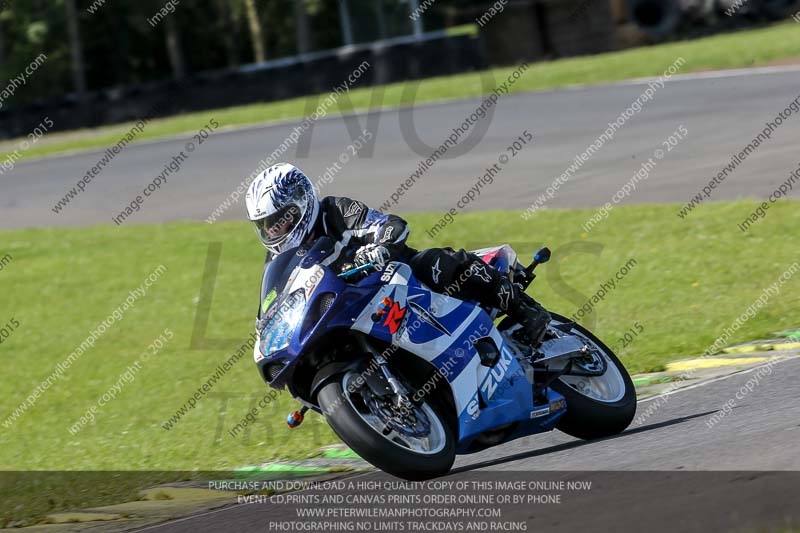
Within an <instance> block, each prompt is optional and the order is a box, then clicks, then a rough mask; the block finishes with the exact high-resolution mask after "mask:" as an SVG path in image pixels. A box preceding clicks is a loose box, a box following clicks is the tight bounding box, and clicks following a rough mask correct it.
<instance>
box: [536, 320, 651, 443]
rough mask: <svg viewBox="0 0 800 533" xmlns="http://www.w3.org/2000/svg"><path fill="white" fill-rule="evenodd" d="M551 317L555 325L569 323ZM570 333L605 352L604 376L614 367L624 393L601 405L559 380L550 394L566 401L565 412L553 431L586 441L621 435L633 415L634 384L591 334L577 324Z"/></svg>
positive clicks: (609, 352) (611, 353) (634, 412)
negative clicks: (556, 322) (606, 366)
mask: <svg viewBox="0 0 800 533" xmlns="http://www.w3.org/2000/svg"><path fill="white" fill-rule="evenodd" d="M551 314H552V316H553V319H555V320H556V321H558V322H569V319H567V318H565V317H562V316H560V315H557V314H554V313H551ZM573 332H577V333H580V334H581V335H582V336H584V337H586V338H587V339H588V340H590V341H591V342H592V343H594V344H595V345H596V346H597V347H598V348H600V349H601V350H602V351H603V352H604V355H605V356H606V359H607V363H608V366H609V369H608V370H607V371H606V372H609V371H611V365H614V366H615V367H616V369H617V370H618V371H619V374H620V377H621V378H622V382H623V384H624V387H625V392H624V394H623V396H622V398H620V399H619V400H617V401H614V402H603V401H598V400H596V399H593V398H590V397H589V396H587V395H585V394H583V393H581V392H579V391H578V390H577V389H576V388H575V387H573V386H572V385H569V384H567V383H565V382H564V381H562V380H561V379H558V380H556V381H554V382H553V383H552V384H551V385H550V386H551V387H552V388H553V390H555V391H556V392H558V393H559V394H562V395H563V396H564V398H565V399H566V401H567V412H566V413H564V416H562V417H561V419H559V421H558V423H557V424H556V428H558V429H559V430H561V431H563V432H564V433H566V434H567V435H571V436H573V437H577V438H579V439H586V440H591V439H600V438H603V437H609V436H611V435H616V434H618V433H622V432H623V431H625V429H626V428H627V427H628V426H629V425H630V423H631V421H632V420H633V417H634V415H635V414H636V389H635V388H634V386H633V381H632V380H631V377H630V375H629V374H628V371H627V370H625V367H624V366H623V365H622V363H621V362H620V360H619V359H618V358H617V356H616V355H615V354H614V352H613V351H612V350H611V349H610V348H609V347H608V346H606V345H605V344H603V342H602V341H601V340H600V339H598V338H597V337H596V336H595V335H594V334H593V333H592V332H591V331H589V330H587V329H586V328H584V327H583V326H581V325H579V324H575V326H574V328H573ZM587 379H593V378H587Z"/></svg>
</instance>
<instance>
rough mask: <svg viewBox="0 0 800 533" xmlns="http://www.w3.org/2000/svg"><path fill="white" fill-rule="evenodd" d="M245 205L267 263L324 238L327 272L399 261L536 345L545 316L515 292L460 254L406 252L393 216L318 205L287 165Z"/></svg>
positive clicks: (335, 200)
mask: <svg viewBox="0 0 800 533" xmlns="http://www.w3.org/2000/svg"><path fill="white" fill-rule="evenodd" d="M245 201H246V204H247V217H248V218H249V219H250V221H252V222H253V224H254V225H255V229H256V233H258V236H259V238H260V239H261V242H262V243H263V244H264V246H266V248H267V250H268V253H267V261H269V260H270V259H271V258H272V257H274V256H276V255H278V254H280V253H281V252H282V251H284V250H287V249H290V248H294V247H296V246H300V245H302V244H308V243H310V242H312V241H313V240H315V239H317V238H319V237H322V236H325V235H327V236H329V237H331V238H332V239H333V240H334V241H335V243H336V246H335V251H334V253H333V254H332V255H331V256H330V257H328V258H326V259H325V260H324V261H323V264H325V265H327V266H329V267H330V268H332V269H334V270H341V268H342V267H343V266H344V265H345V264H349V265H355V266H360V265H364V264H367V263H373V264H374V265H376V266H378V267H383V266H384V265H386V263H388V262H389V261H394V260H397V261H401V262H404V263H406V264H408V265H410V266H411V269H412V271H413V272H414V275H415V276H416V277H417V278H418V279H420V280H421V281H422V282H423V283H425V284H426V285H427V286H428V287H429V288H431V289H432V290H434V291H436V292H446V293H447V294H448V295H451V296H454V297H457V298H460V299H464V300H475V301H477V302H478V303H480V304H482V305H485V306H488V307H493V308H497V309H500V310H501V311H504V312H505V313H506V314H508V316H510V317H511V318H512V320H514V321H516V322H518V323H519V324H521V325H522V326H523V328H524V330H525V331H526V332H527V336H528V339H530V341H531V342H532V343H538V342H539V341H541V338H542V336H543V334H544V331H545V329H546V326H547V324H548V322H549V320H550V315H549V313H548V312H547V311H545V309H544V308H543V307H542V306H541V305H539V304H538V303H537V302H536V301H534V300H533V298H531V297H530V296H528V295H527V294H525V292H524V291H523V290H522V288H521V287H520V286H519V285H516V284H514V283H512V282H511V281H510V280H508V278H506V277H505V276H503V275H501V274H500V273H499V272H497V271H496V270H495V269H494V268H492V267H490V266H488V265H486V264H485V263H484V262H483V261H482V260H481V259H480V258H479V257H478V256H476V255H475V254H472V253H469V252H467V251H465V250H463V249H462V250H459V251H458V252H456V251H454V250H453V249H452V248H431V249H428V250H424V251H421V252H419V251H417V250H414V249H413V248H410V247H408V246H407V245H406V238H407V237H408V225H407V223H406V221H405V220H403V219H402V218H400V217H398V216H396V215H385V214H382V213H380V212H379V211H376V210H374V209H370V208H369V207H367V206H366V205H365V204H363V203H361V202H359V201H357V200H351V199H350V198H345V197H336V196H327V197H325V198H323V199H322V200H319V199H318V198H317V194H316V191H315V190H314V186H313V185H312V184H311V181H310V180H309V179H308V177H306V175H305V174H303V172H302V171H301V170H300V169H298V168H297V167H295V166H293V165H290V164H287V163H279V164H277V165H273V166H271V167H270V168H268V169H266V170H265V171H264V172H262V173H261V174H259V175H258V176H257V177H256V178H255V180H253V182H252V183H251V184H250V188H249V190H248V191H247V196H246V200H245ZM259 314H260V311H259ZM259 318H260V316H259Z"/></svg>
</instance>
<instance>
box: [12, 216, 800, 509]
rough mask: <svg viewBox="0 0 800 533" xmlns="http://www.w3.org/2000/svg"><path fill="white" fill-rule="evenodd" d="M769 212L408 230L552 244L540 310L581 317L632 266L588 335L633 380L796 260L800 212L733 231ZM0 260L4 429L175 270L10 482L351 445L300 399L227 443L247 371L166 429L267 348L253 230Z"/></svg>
mask: <svg viewBox="0 0 800 533" xmlns="http://www.w3.org/2000/svg"><path fill="white" fill-rule="evenodd" d="M755 205H756V204H755V202H749V201H745V202H721V203H710V204H708V205H704V206H703V207H702V208H701V209H700V210H698V211H697V212H696V214H695V215H694V216H693V220H692V221H691V223H687V222H686V221H683V220H681V219H679V218H678V217H677V216H675V212H676V206H673V205H640V206H629V207H619V208H617V209H615V210H614V211H613V212H612V213H611V214H610V216H609V218H608V219H607V220H605V221H604V222H602V223H601V224H600V225H598V226H597V227H596V229H595V230H594V231H593V232H592V233H591V235H585V234H581V230H580V229H579V228H580V227H581V225H582V223H583V222H584V221H585V220H586V219H587V218H588V217H589V216H590V215H591V214H592V211H590V210H586V209H581V210H545V211H540V212H538V213H537V214H536V215H535V216H534V217H532V218H531V219H530V220H528V221H523V220H522V219H521V218H520V217H519V216H517V215H518V213H516V212H508V211H505V212H484V213H470V214H463V215H459V216H458V218H457V219H456V221H455V223H454V224H452V225H451V226H449V227H448V228H447V229H446V230H444V231H443V232H442V234H441V238H440V239H439V240H437V241H435V242H434V241H431V240H428V239H427V237H425V235H426V234H425V231H424V229H425V228H427V227H429V226H430V225H431V224H432V223H433V222H434V221H435V220H436V219H437V218H438V216H439V215H438V214H415V215H409V216H408V217H407V218H408V220H409V222H410V223H411V225H412V228H414V229H415V231H413V232H412V240H411V244H412V245H413V246H415V247H417V248H424V247H429V246H434V245H436V246H442V245H449V246H455V247H460V246H466V247H481V246H487V245H492V244H497V243H502V242H509V243H512V244H513V245H515V247H517V249H518V251H520V252H521V253H523V254H526V255H527V254H530V253H532V252H533V250H534V249H535V247H537V246H538V245H539V244H541V242H542V241H544V240H546V241H547V244H548V245H549V246H550V247H551V249H552V250H553V252H554V259H553V260H552V261H551V263H548V264H547V265H543V266H542V267H540V270H541V272H540V276H539V279H537V280H536V282H535V283H534V285H533V286H532V288H531V292H532V294H535V295H536V297H537V298H538V299H539V300H541V301H542V302H543V303H544V304H545V306H546V307H548V308H550V309H552V310H555V311H557V312H560V313H562V314H567V315H570V314H572V313H574V312H575V311H576V310H577V309H578V308H579V307H580V306H581V305H582V304H583V303H585V302H586V301H587V300H590V299H591V297H592V295H593V294H595V293H596V291H598V289H599V287H600V285H601V284H602V283H603V282H606V281H607V280H609V278H611V277H612V276H613V275H614V274H615V272H617V271H618V270H619V269H620V267H621V266H622V265H624V264H626V263H629V260H630V259H635V260H636V264H635V266H634V267H632V268H630V271H629V273H628V274H627V275H626V276H624V279H621V280H619V281H618V282H617V286H616V288H615V289H613V290H611V291H609V292H608V294H606V295H605V297H604V298H603V299H602V301H599V302H598V303H597V304H596V306H595V307H594V310H593V312H592V314H590V315H587V317H585V319H584V320H583V321H584V322H585V323H593V324H594V326H593V329H594V330H595V331H596V332H597V333H598V334H599V336H600V337H601V338H602V339H604V340H605V341H606V342H607V344H609V346H611V347H612V348H613V349H615V350H617V351H618V353H619V354H620V355H621V356H622V358H623V361H624V362H625V364H626V365H627V367H628V368H629V370H630V371H631V372H632V373H635V372H643V371H653V370H658V369H660V368H662V366H663V364H664V363H666V362H667V361H670V360H673V359H676V358H679V357H686V356H692V355H698V354H700V353H702V352H703V350H704V349H705V348H706V347H708V346H709V345H710V344H712V343H713V342H714V340H715V339H716V338H717V336H718V335H720V334H721V332H722V330H723V329H724V328H726V327H728V326H730V325H731V324H732V322H733V321H734V320H735V319H736V318H737V317H738V316H740V315H741V314H742V313H743V312H744V311H745V310H746V309H747V307H748V306H749V305H750V304H751V303H752V302H753V301H754V300H756V299H757V298H758V297H759V295H760V294H761V293H762V291H763V290H764V288H766V287H767V286H769V285H771V284H772V283H774V282H775V281H776V280H777V278H778V277H779V276H780V275H781V274H782V273H783V272H784V271H786V269H787V268H788V267H789V266H790V265H791V264H792V263H793V262H794V261H796V260H797V254H796V248H795V247H793V246H787V239H789V238H791V236H792V235H794V234H795V233H796V228H797V227H798V225H800V210H798V209H797V207H798V204H797V203H795V202H783V203H778V204H776V205H775V206H773V208H772V210H771V211H770V212H769V220H768V221H762V222H760V225H756V226H755V227H753V228H752V229H751V230H750V231H749V232H748V233H747V234H742V233H741V232H740V231H739V230H738V228H737V227H736V224H735V222H734V221H736V220H741V219H744V218H745V216H747V215H748V214H749V213H750V211H751V210H752V209H753V207H755ZM0 242H2V243H3V248H4V249H3V250H2V251H3V252H5V253H10V254H11V255H12V256H13V257H14V261H13V262H12V263H11V264H9V265H7V266H6V268H5V269H3V272H1V273H0V283H2V286H3V288H4V289H5V290H4V291H3V299H2V303H0V323H3V324H5V323H6V322H7V321H9V320H10V319H11V318H14V319H15V320H16V321H17V322H18V324H19V325H18V327H17V328H16V329H15V331H13V332H12V334H11V335H10V336H9V337H8V338H6V339H5V340H4V341H3V343H2V345H0V355H2V357H0V361H2V372H3V374H4V383H5V385H4V394H2V395H0V413H2V419H0V422H3V421H5V420H7V419H6V417H7V416H8V415H9V414H10V413H11V412H12V411H13V410H14V409H15V408H16V407H17V406H18V405H19V403H20V402H21V401H23V400H24V399H25V398H26V397H27V396H28V395H29V394H30V393H31V390H32V389H33V388H34V387H36V385H37V384H38V383H40V382H41V381H42V380H43V379H46V377H47V376H48V375H50V373H51V372H52V370H53V369H54V368H55V366H56V365H57V364H58V363H59V362H61V361H63V360H64V358H65V357H66V356H67V355H68V354H69V353H70V352H71V351H73V350H74V349H75V348H76V347H77V346H78V345H80V343H81V342H82V341H83V340H84V339H85V338H86V337H87V334H88V332H89V331H90V330H92V329H94V328H95V327H96V326H97V324H98V323H99V322H101V321H102V320H103V319H105V318H106V317H107V316H108V315H109V313H111V312H112V311H113V310H114V309H115V308H117V306H119V305H120V304H122V302H123V301H124V300H125V298H126V296H127V295H128V294H129V292H130V291H131V290H132V289H134V288H135V287H138V286H139V285H140V284H141V283H142V281H143V279H144V278H145V277H146V276H147V275H148V274H149V273H150V272H152V271H153V270H154V269H155V268H156V267H157V266H158V265H160V264H163V265H164V266H165V267H166V268H167V270H166V272H165V273H164V274H163V275H162V276H161V278H160V279H159V280H158V281H157V282H156V283H155V284H154V285H153V286H152V287H150V289H149V290H148V292H147V294H146V296H144V297H142V298H141V299H140V300H138V301H137V302H136V304H135V306H134V307H133V308H132V309H130V310H128V311H127V312H126V313H125V315H124V317H123V318H122V320H120V321H118V322H117V323H116V324H115V325H114V326H113V327H111V328H110V329H109V330H108V331H106V333H105V334H104V335H103V336H102V337H101V338H100V339H99V340H98V341H97V343H96V344H95V346H94V348H92V349H89V350H88V351H87V352H86V353H85V354H84V355H82V356H81V358H80V359H78V360H77V361H75V362H74V364H72V365H71V366H70V367H69V369H68V370H67V371H66V372H65V376H64V377H63V378H62V379H60V380H58V381H56V382H55V383H53V384H52V386H51V387H50V388H49V390H46V391H45V392H44V393H43V394H42V396H41V397H40V398H39V399H38V402H37V403H36V404H35V405H34V407H33V408H32V409H30V410H29V411H28V412H26V413H24V414H23V415H22V416H21V417H20V418H19V419H18V420H17V421H16V422H14V423H13V424H12V425H10V426H8V427H3V428H2V432H0V469H2V470H17V471H19V470H23V471H24V470H93V471H112V470H133V471H143V472H146V471H151V472H152V471H156V470H174V471H178V470H184V471H187V470H188V471H190V470H222V469H228V468H231V467H234V466H238V465H243V464H248V463H257V462H263V461H268V460H271V459H275V458H280V457H294V458H297V457H303V456H306V455H307V454H308V453H310V452H311V451H312V450H314V449H315V448H317V447H318V446H320V445H325V444H330V443H332V442H335V441H336V438H335V436H334V435H333V433H332V432H331V431H330V430H329V429H328V428H327V426H326V425H325V423H324V422H323V421H322V420H321V418H320V417H318V416H316V415H313V416H309V417H308V419H307V421H306V422H305V424H304V425H303V426H302V427H301V428H300V429H298V430H289V429H288V428H287V427H286V424H285V423H284V421H283V420H284V417H285V415H286V413H287V412H288V411H290V410H292V409H294V404H293V402H292V401H291V400H290V399H289V398H287V397H286V396H280V397H279V398H278V399H277V400H276V401H273V402H270V403H269V404H268V406H267V407H266V408H265V409H262V410H261V411H260V412H259V414H258V416H257V417H256V421H255V423H254V424H251V425H250V426H249V427H248V430H247V431H245V432H243V433H240V434H239V435H238V436H237V437H235V438H234V437H231V436H230V435H229V434H228V431H229V430H230V429H231V428H232V427H233V426H234V425H235V424H237V423H238V422H239V421H240V420H241V419H242V418H244V417H245V415H246V414H247V413H248V411H249V410H250V409H251V408H252V407H253V406H254V405H255V401H256V400H257V399H258V398H260V397H261V396H262V395H263V394H264V393H265V392H266V391H265V387H264V384H263V383H262V381H261V380H260V378H259V377H258V375H257V372H256V371H255V368H254V366H253V364H252V362H251V359H250V358H251V355H250V354H249V353H248V354H245V355H244V357H243V358H242V359H241V360H240V361H239V362H238V363H236V364H235V365H234V367H233V368H232V369H231V370H230V371H229V372H228V373H227V374H225V375H224V376H223V377H222V378H221V379H220V380H219V381H218V382H217V383H216V385H215V386H214V388H213V389H212V390H211V391H209V392H208V393H207V394H206V396H205V397H204V398H203V399H201V400H200V401H199V402H198V403H197V407H196V408H194V409H193V410H191V411H189V412H188V413H187V414H186V415H185V416H184V417H183V418H182V419H181V421H180V422H179V423H178V424H176V425H175V426H174V427H172V428H171V429H170V430H165V429H164V428H163V423H164V422H165V421H166V420H168V419H169V417H170V416H171V415H173V414H174V413H175V411H176V410H177V409H178V408H179V407H180V406H181V405H182V404H183V403H184V402H186V401H187V399H188V398H189V397H190V396H191V395H192V394H193V393H194V392H195V391H196V390H197V389H198V387H200V386H201V385H202V384H203V383H204V382H205V381H206V380H207V379H208V376H209V375H211V374H213V373H214V371H215V369H216V368H217V366H218V365H219V364H221V363H222V361H224V360H225V359H227V358H228V357H229V355H230V354H231V353H232V352H233V351H234V350H235V348H236V347H237V346H238V344H239V343H240V341H241V340H244V339H246V338H247V336H248V335H249V334H250V332H251V330H252V327H253V315H254V312H255V307H256V305H257V296H256V293H257V291H258V284H259V280H260V274H261V266H262V260H263V251H262V249H261V247H260V245H259V244H258V243H257V241H256V239H255V238H254V237H253V233H252V231H251V230H250V228H249V227H247V224H246V223H238V222H237V223H220V224H215V225H213V226H210V225H207V224H202V223H173V224H166V225H162V226H156V225H142V226H123V227H118V228H117V227H107V226H101V227H92V228H50V229H48V228H44V229H27V230H20V231H12V232H0ZM210 242H219V243H223V246H222V254H221V259H220V264H219V271H218V276H217V278H216V285H215V292H214V297H213V305H212V307H211V315H210V320H209V325H208V331H207V332H206V336H207V337H214V338H231V339H232V340H231V341H229V342H227V343H223V345H222V346H220V347H216V348H213V349H202V350H198V349H192V348H190V339H191V337H192V329H193V325H194V321H195V311H196V310H197V301H198V300H197V299H198V295H199V294H200V292H201V283H202V276H203V269H204V264H205V261H206V254H207V250H208V247H209V243H210ZM798 288H800V277H798V279H794V278H792V279H790V280H789V281H788V282H787V283H786V284H785V285H784V286H783V287H782V289H781V292H780V294H779V295H777V296H773V297H772V298H771V299H770V300H769V302H768V304H767V305H766V307H764V308H763V309H762V310H761V311H760V312H759V313H758V314H757V315H756V316H755V317H754V318H752V319H750V320H748V321H747V322H745V324H744V325H743V327H742V328H741V329H740V330H739V331H738V333H737V334H736V335H735V336H734V337H733V338H731V342H739V341H747V340H751V339H756V338H764V337H766V336H768V335H769V334H770V332H773V331H776V330H779V329H789V328H791V327H794V326H797V325H798V324H797V318H796V315H797V310H798V298H797V296H796V294H797V289H798ZM637 322H638V323H639V324H640V325H641V332H640V333H639V334H638V335H637V336H636V338H635V339H634V340H633V342H631V343H630V344H629V345H628V346H627V347H624V348H623V347H622V346H621V343H620V341H619V339H620V338H621V337H622V336H623V335H624V334H625V333H626V332H627V331H629V330H630V328H632V327H635V324H636V323H637ZM165 328H169V329H170V330H171V331H173V332H174V338H173V339H172V340H171V341H170V342H169V343H167V345H166V347H165V348H164V349H163V350H162V351H161V352H159V353H158V355H156V356H154V357H153V358H151V359H150V360H149V361H147V362H146V363H144V364H143V365H142V368H141V370H140V371H139V372H138V373H137V374H136V376H135V379H133V380H132V381H130V382H125V383H124V384H123V386H122V388H121V390H119V391H118V392H117V394H116V398H115V399H113V400H111V401H109V402H108V403H107V404H106V405H104V406H102V407H100V408H99V410H98V411H97V413H96V417H95V421H94V422H93V423H90V424H89V425H88V426H87V427H86V428H85V429H83V430H82V431H80V432H79V433H77V434H75V435H72V434H71V433H70V432H69V431H68V429H67V428H68V427H69V426H71V425H72V424H73V423H74V422H75V421H76V420H78V419H79V417H80V416H81V415H82V414H84V413H85V412H86V410H87V409H89V408H90V407H91V406H92V405H95V404H96V402H97V401H98V398H100V397H101V396H102V395H103V394H104V393H105V392H107V391H108V390H109V389H110V388H111V387H112V385H113V384H114V383H117V382H118V380H119V379H120V376H121V375H122V374H123V373H124V372H125V370H126V368H128V367H129V366H130V365H131V364H132V363H133V362H134V361H135V360H137V359H138V358H139V356H140V354H141V353H142V352H143V350H145V349H146V348H147V346H148V345H149V344H150V343H151V342H152V341H153V339H154V338H155V337H157V336H158V335H159V334H160V333H162V332H163V331H164V329H165ZM54 501H59V500H57V499H56V500H54ZM52 510H53V509H50V511H52ZM0 516H2V513H0Z"/></svg>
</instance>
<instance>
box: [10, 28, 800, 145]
mask: <svg viewBox="0 0 800 533" xmlns="http://www.w3.org/2000/svg"><path fill="white" fill-rule="evenodd" d="M678 57H683V58H684V59H685V60H686V63H685V65H684V66H683V67H682V68H681V70H680V72H681V73H689V72H697V71H704V70H714V69H726V68H737V67H749V66H753V65H760V64H765V63H769V62H772V61H777V60H783V59H787V58H796V57H800V32H798V31H797V27H796V24H795V23H793V22H784V23H780V24H775V25H772V26H769V27H765V28H759V29H754V30H745V31H738V32H733V33H726V34H720V35H715V36H711V37H705V38H702V39H696V40H691V41H682V42H676V43H668V44H661V45H656V46H650V47H643V48H635V49H630V50H624V51H621V52H610V53H605V54H598V55H593V56H584V57H577V58H569V59H561V60H557V61H551V62H542V63H536V64H534V65H532V66H531V68H529V69H528V70H526V71H525V73H524V75H523V76H522V78H521V79H520V80H518V81H517V82H516V84H515V85H513V86H512V87H511V92H512V93H519V92H528V91H537V90H543V89H553V88H558V87H564V86H569V85H575V84H597V83H602V82H610V81H618V80H625V79H631V78H638V77H647V76H659V75H661V74H663V72H664V70H665V69H666V68H667V67H669V66H670V65H671V64H672V63H673V62H674V61H675V60H676V59H677V58H678ZM513 70H514V68H496V69H492V70H489V71H485V72H483V73H466V74H458V75H454V76H444V77H439V78H430V79H426V80H422V81H414V82H404V83H394V84H391V85H387V86H383V87H378V88H372V87H369V88H363V89H358V88H356V89H353V90H351V91H350V93H349V95H348V96H347V97H346V98H345V97H342V98H340V99H339V101H338V102H337V106H338V107H337V106H335V108H336V109H338V111H340V112H342V113H345V112H351V111H353V110H364V109H368V108H375V107H380V106H386V107H395V106H399V105H408V104H412V103H416V104H421V103H428V102H436V101H442V100H449V99H458V98H469V97H477V96H480V95H482V94H487V93H488V92H490V91H491V90H492V88H493V86H494V83H485V84H484V83H482V81H481V80H482V76H485V75H486V74H487V73H488V74H489V75H490V76H491V77H492V78H494V80H499V81H502V80H505V79H506V77H507V76H508V75H509V74H510V73H511V72H512V71H513ZM414 85H418V87H417V90H416V92H414V91H412V92H411V93H412V94H416V96H415V97H414V98H413V100H409V98H408V97H407V96H405V93H406V91H407V89H408V88H410V87H413V86H414ZM321 96H324V95H316V96H312V97H303V98H295V99H291V100H284V101H280V102H268V103H261V104H251V105H245V106H238V107H230V108H225V109H215V110H210V111H203V112H197V113H187V114H182V115H177V116H173V117H168V118H164V119H158V120H154V121H152V122H151V123H150V124H148V125H147V127H146V128H145V130H144V132H142V133H141V134H140V135H138V137H137V139H136V142H141V141H146V140H153V139H159V138H164V137H168V136H172V135H179V134H183V133H195V132H196V131H198V130H199V129H200V128H201V127H202V126H203V125H204V124H206V123H207V122H208V121H209V120H210V119H211V118H214V119H216V120H217V121H219V122H220V124H222V125H223V126H225V127H233V126H244V125H251V124H263V123H268V122H276V121H282V120H289V119H297V118H300V117H302V116H304V115H306V114H308V112H307V111H306V109H307V101H308V100H311V102H314V103H311V104H310V107H308V109H311V110H313V109H315V108H316V103H315V102H316V101H317V100H318V99H319V98H320V97H321ZM132 125H133V123H128V124H119V125H115V126H108V127H103V128H98V129H95V130H85V131H78V132H69V133H56V134H53V135H49V136H46V137H45V138H44V139H43V140H42V141H40V143H39V144H36V145H33V146H32V147H31V148H29V149H28V150H27V151H22V150H20V158H21V159H27V158H35V157H42V156H46V155H53V154H58V153H64V152H70V151H79V150H89V149H104V148H106V147H109V146H111V145H113V144H116V143H117V141H119V139H120V137H122V136H123V135H124V133H126V132H127V131H128V130H130V128H131V126H132ZM17 144H18V143H11V145H10V146H12V147H16V146H17ZM9 152H13V148H9V149H7V152H6V153H0V159H5V158H6V157H7V156H8V154H9Z"/></svg>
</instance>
